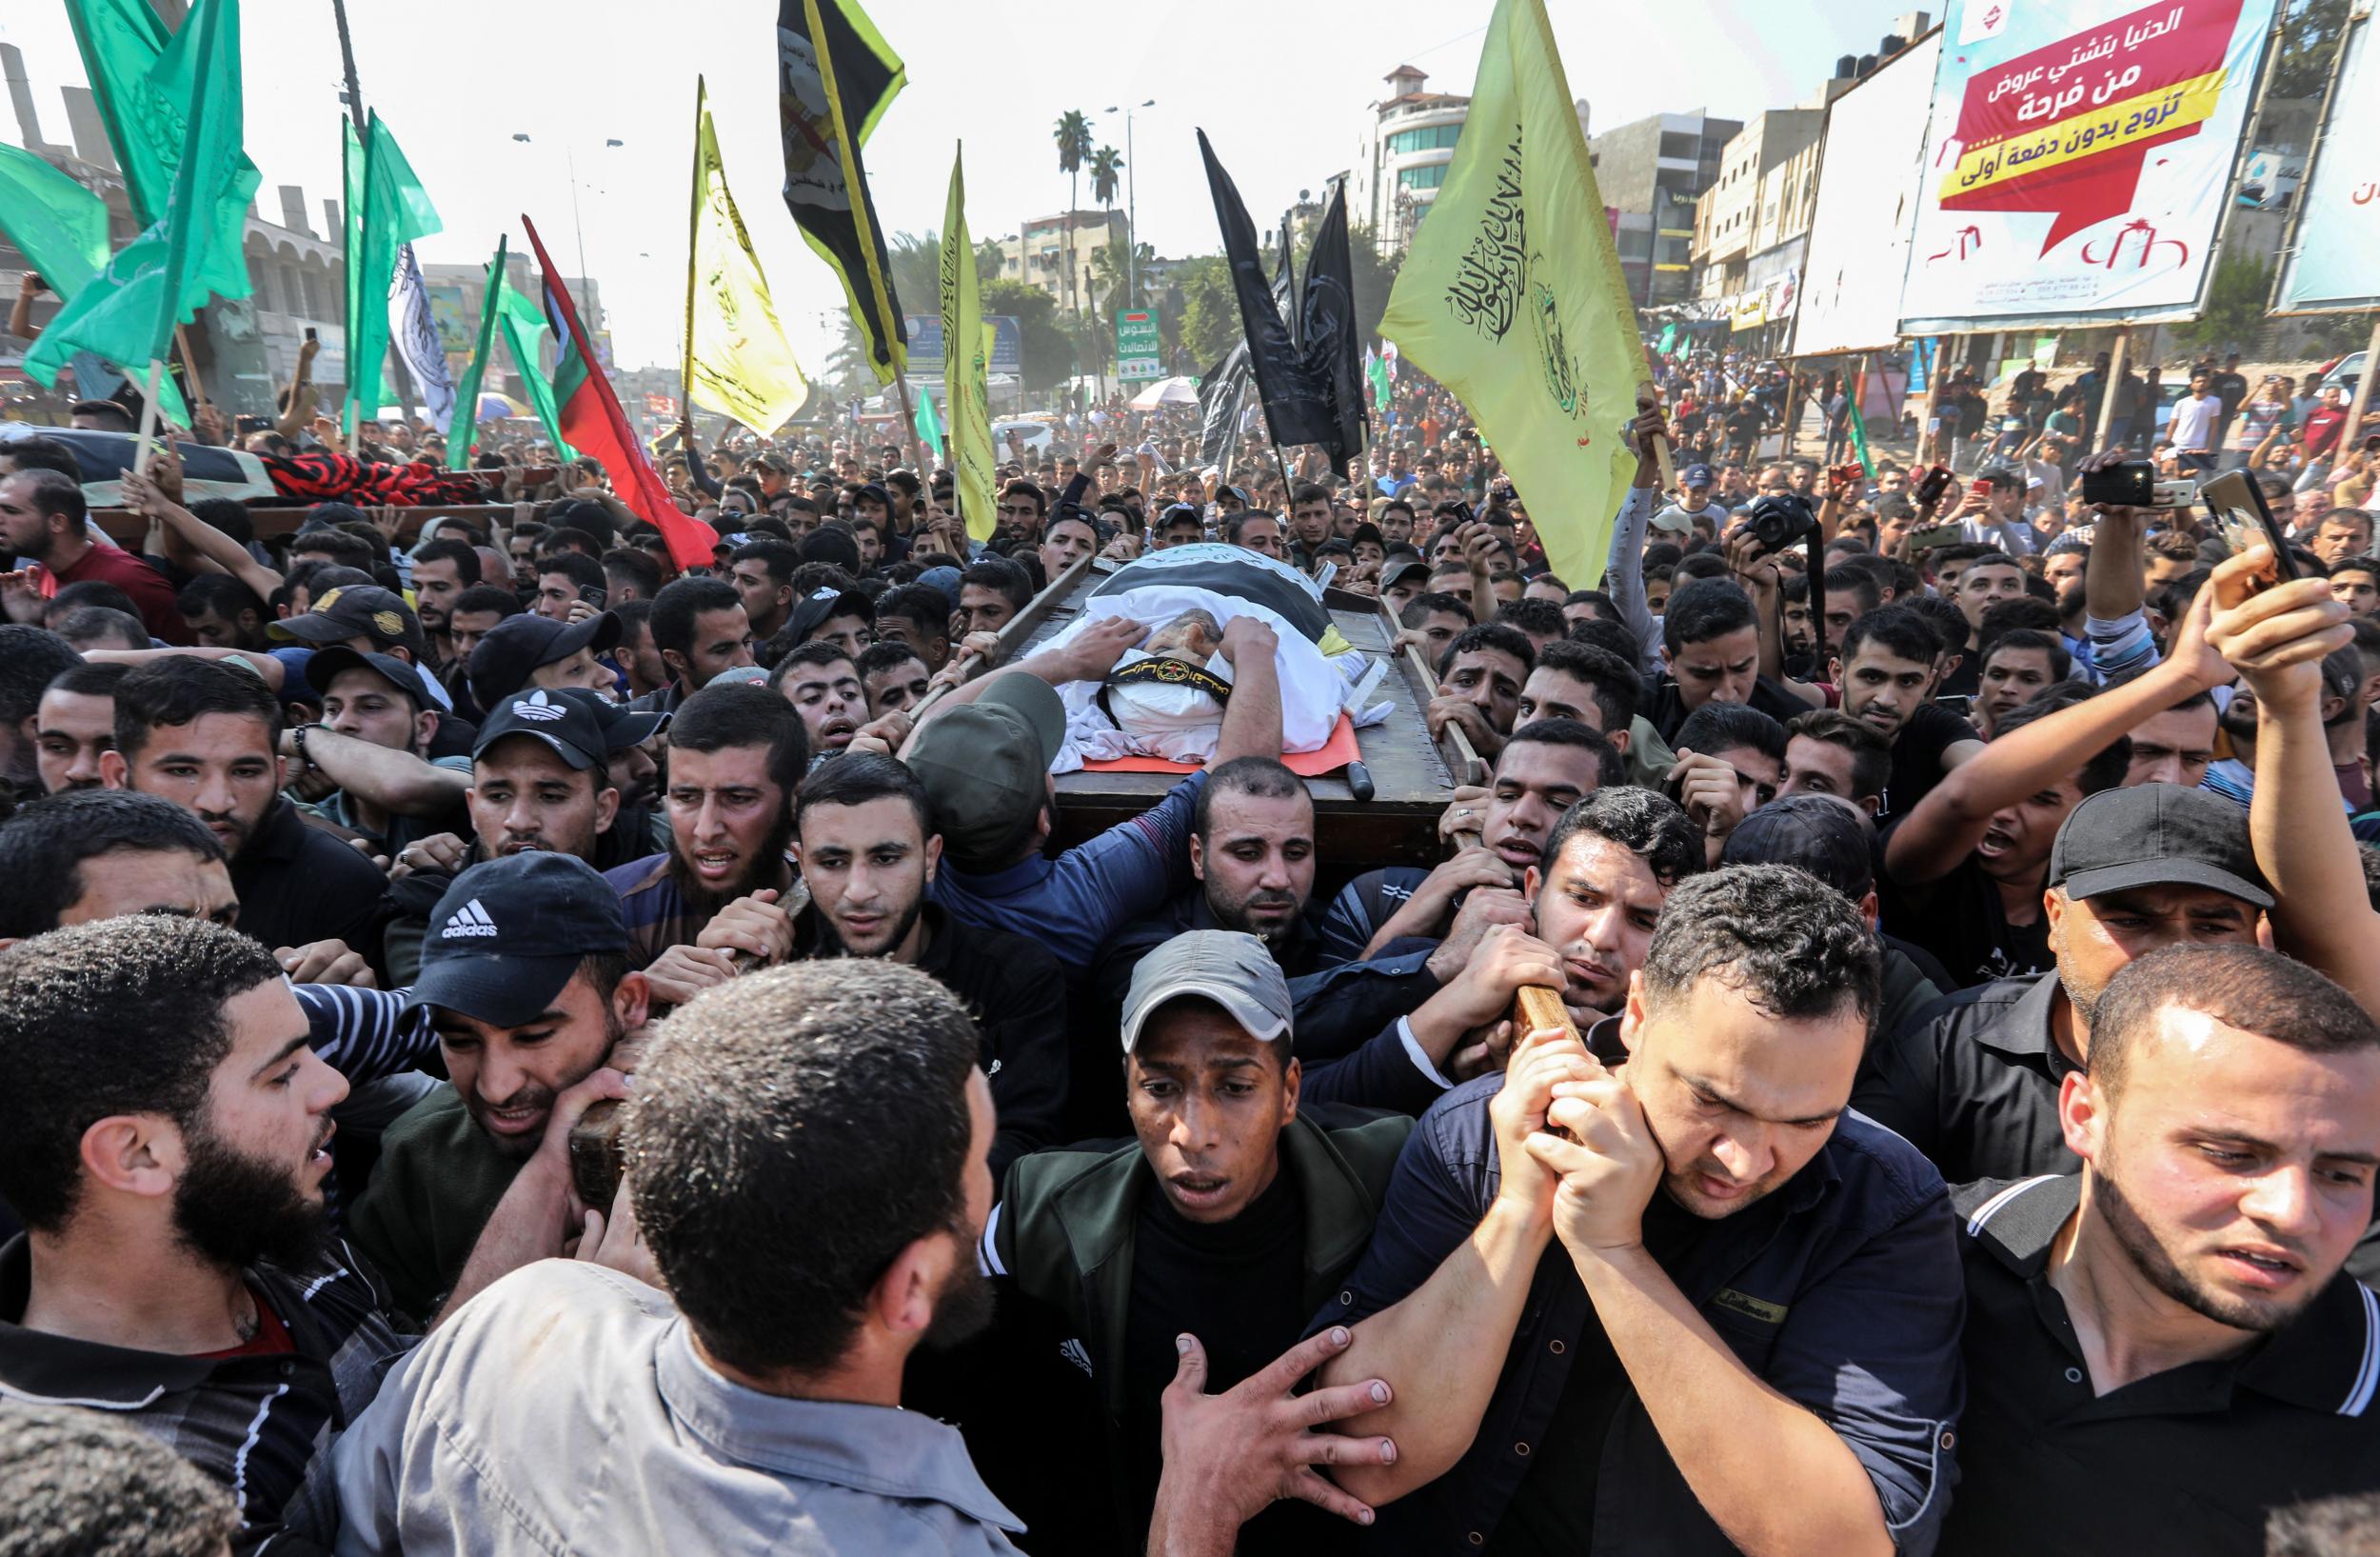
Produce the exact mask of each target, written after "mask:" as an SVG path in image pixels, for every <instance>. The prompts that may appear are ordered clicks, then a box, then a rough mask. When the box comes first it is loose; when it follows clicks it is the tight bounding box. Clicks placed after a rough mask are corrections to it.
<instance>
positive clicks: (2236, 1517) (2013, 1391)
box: [1400, 946, 2380, 1557]
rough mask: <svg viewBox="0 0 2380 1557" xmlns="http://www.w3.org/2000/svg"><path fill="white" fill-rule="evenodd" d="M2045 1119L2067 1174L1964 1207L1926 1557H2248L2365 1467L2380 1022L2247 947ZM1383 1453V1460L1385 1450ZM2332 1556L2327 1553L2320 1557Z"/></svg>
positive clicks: (2096, 1045)
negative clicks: (1947, 1392)
mask: <svg viewBox="0 0 2380 1557" xmlns="http://www.w3.org/2000/svg"><path fill="white" fill-rule="evenodd" d="M2058 1118H2059V1123H2060V1126H2061V1128H2062V1129H2063V1131H2064V1135H2065V1139H2066V1141H2067V1143H2068V1145H2069V1146H2071V1147H2072V1148H2073V1150H2074V1151H2075V1152H2076V1153H2077V1154H2078V1155H2079V1156H2080V1158H2081V1162H2082V1168H2081V1171H2080V1172H2079V1173H2075V1174H2067V1175H2063V1176H2056V1177H2041V1178H2033V1179H2025V1180H2020V1181H2018V1182H2015V1183H2010V1184H2003V1183H1999V1182H1996V1181H1988V1182H1985V1183H1982V1184H1976V1185H1972V1186H1969V1187H1968V1188H1965V1189H1962V1190H1961V1191H1960V1192H1959V1195H1958V1202H1959V1212H1960V1214H1961V1215H1962V1216H1963V1217H1964V1218H1965V1224H1964V1226H1965V1234H1964V1236H1963V1237H1961V1238H1960V1239H1959V1247H1960V1251H1961V1253H1962V1254H1963V1256H1964V1258H1965V1263H1966V1271H1967V1325H1966V1339H1965V1350H1966V1356H1967V1364H1968V1367H1967V1376H1968V1379H1969V1381H1970V1382H1969V1388H1970V1395H1969V1399H1968V1403H1967V1411H1966V1415H1965V1418H1964V1420H1963V1421H1962V1422H1961V1424H1960V1427H1961V1429H1962V1432H1963V1435H1964V1438H1965V1442H1964V1443H1962V1444H1961V1445H1960V1446H1959V1462H1960V1465H1961V1467H1963V1469H1964V1471H1965V1474H1964V1476H1963V1477H1962V1478H1961V1481H1960V1484H1959V1487H1958V1493H1957V1496H1956V1498H1955V1499H1954V1500H1953V1502H1952V1505H1951V1510H1950V1517H1949V1519H1948V1521H1947V1522H1946V1523H1945V1525H1944V1526H1943V1529H1942V1543H1941V1547H1940V1548H1939V1549H1940V1551H1941V1552H1943V1553H1945V1554H1948V1557H2001V1554H2003V1553H2009V1552H2026V1553H2073V1554H2075V1557H2082V1554H2085V1553H2089V1554H2092V1557H2099V1554H2103V1553H2108V1552H2117V1551H2126V1552H2132V1551H2137V1552H2185V1551H2186V1552H2192V1553H2211V1554H2224V1553H2236V1554H2238V1557H2252V1554H2254V1553H2259V1552H2262V1551H2264V1550H2265V1549H2266V1548H2265V1542H2264V1528H2265V1520H2266V1517H2267V1515H2268V1514H2269V1513H2270V1512H2271V1510H2273V1509H2275V1508H2279V1507H2286V1506H2289V1505H2292V1504H2296V1503H2300V1502H2304V1501H2306V1500H2308V1499H2312V1498H2319V1497H2325V1496H2332V1495H2336V1494H2339V1493H2343V1492H2349V1491H2365V1490H2368V1489H2370V1487H2371V1486H2372V1482H2373V1474H2374V1469H2373V1467H2375V1466H2380V1408H2375V1407H2374V1405H2373V1400H2374V1396H2375V1394H2380V1299H2375V1298H2374V1296H2373V1294H2372V1292H2371V1290H2370V1288H2366V1287H2364V1286H2363V1285H2362V1284H2361V1283H2359V1282H2357V1281H2355V1280H2353V1279H2352V1278H2350V1277H2349V1276H2346V1275H2343V1274H2342V1273H2341V1269H2340V1268H2341V1265H2342V1263H2343V1262H2344V1261H2345V1260H2346V1258H2347V1255H2348V1251H2349V1250H2350V1248H2353V1247H2354V1245H2355V1242H2356V1240H2357V1238H2358V1237H2360V1236H2361V1235H2362V1234H2363V1232H2364V1229H2365V1228H2366V1226H2367V1225H2368V1224H2369V1223H2370V1220H2371V1211H2372V1174H2373V1167H2374V1163H2375V1161H2380V1026H2375V1025H2374V1024H2373V1022H2372V1020H2371V1018H2370V1016H2369V1015H2368V1014H2367V1013H2366V1012H2365V1011H2364V1010H2363V1008H2361V1007H2359V1006H2358V1005H2357V1004H2356V1003H2355V1002H2354V1001H2353V1000H2352V999H2351V998H2350V996H2349V995H2348V994H2347V992H2346V991H2345V990H2343V989H2340V988H2338V987H2337V986H2335V985H2333V984H2331V983H2330V981H2329V980H2327V979H2325V978H2323V977H2322V976H2321V975H2320V974H2318V973H2315V972H2314V971H2312V970H2311V968H2305V967H2303V966H2301V965H2299V964H2296V963H2293V962H2291V961H2289V960H2288V959H2286V958H2284V957H2281V956H2278V955H2276V954H2274V953H2272V952H2269V951H2263V950H2260V949H2258V948H2253V947H2197V946H2192V947H2171V948H2165V949H2163V950H2159V951H2155V952H2152V953H2150V954H2149V955H2148V956H2146V957H2143V958H2141V959H2140V960H2139V961H2137V962H2135V963H2133V964H2132V965H2131V966H2130V967H2128V968H2125V969H2123V970H2122V971H2121V972H2119V973H2117V974H2116V975H2115V976H2114V977H2113V978H2112V979H2111V980H2110V981H2109V983H2108V986H2107V990H2106V993H2105V996H2104V997H2103V998H2102V999H2101V1001H2100V1002H2099V1008H2098V1017H2097V1020H2096V1021H2095V1022H2094V1024H2093V1029H2092V1048H2091V1068H2090V1070H2089V1071H2088V1073H2083V1072H2076V1073H2073V1074H2070V1075H2069V1076H2067V1078H2066V1080H2065V1082H2064V1084H2063V1085H2062V1087H2061V1088H2060V1090H2059V1094H2058ZM1400 1447H1401V1441H1400ZM2341 1549H2345V1548H2341Z"/></svg>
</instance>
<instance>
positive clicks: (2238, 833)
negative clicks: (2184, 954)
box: [2049, 784, 2272, 908]
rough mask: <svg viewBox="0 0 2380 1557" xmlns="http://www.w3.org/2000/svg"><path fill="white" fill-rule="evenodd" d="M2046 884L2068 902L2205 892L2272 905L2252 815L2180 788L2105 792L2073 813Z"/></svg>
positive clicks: (2206, 794)
mask: <svg viewBox="0 0 2380 1557" xmlns="http://www.w3.org/2000/svg"><path fill="white" fill-rule="evenodd" d="M2049 885H2051V886H2052V887H2059V888H2065V891H2066V895H2067V896H2068V897H2070V898H2077V897H2081V898H2088V897H2098V896H2100V895H2101V894H2103V893H2107V892H2121V891H2125V890H2127V889H2129V888H2134V887H2205V888H2211V889H2212V890H2214V891H2218V892H2223V893H2227V894H2228V895H2230V896H2231V897H2235V898H2238V899H2239V900H2240V901H2241V902H2243V903H2249V904H2253V905H2254V906H2255V907H2257V908H2271V907H2272V889H2271V887H2270V886H2268V885H2267V884H2266V882H2265V879H2264V872H2263V871H2262V870H2261V869H2259V868H2257V866H2256V851H2255V848H2254V847H2253V846H2252V845H2251V843H2250V842H2249V838H2248V813H2247V812H2246V811H2243V810H2242V809H2240V808H2239V807H2238V806H2236V805H2234V804H2233V803H2232V802H2231V801H2229V800H2225V799H2223V798H2222V797H2221V796H2219V795H2215V794H2211V793H2209V792H2208V791H2207V790H2205V789H2190V788H2183V787H2182V786H2181V785H2178V784H2140V785H2134V786H2132V788H2123V789H2102V790H2100V791H2099V792H2098V793H2097V794H2095V795H2092V796H2091V797H2090V798H2088V799H2086V800H2085V801H2084V802H2083V803H2082V804H2081V805H2079V806H2077V807H2075V808H2073V811H2071V812H2070V813H2068V815H2067V818H2066V823H2065V825H2064V826H2063V827H2061V828H2058V829H2057V841H2056V842H2055V843H2053V844H2052V845H2051V846H2050V880H2049Z"/></svg>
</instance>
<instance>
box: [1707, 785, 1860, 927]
mask: <svg viewBox="0 0 2380 1557" xmlns="http://www.w3.org/2000/svg"><path fill="white" fill-rule="evenodd" d="M1869 833H1870V827H1869V824H1868V821H1867V819H1866V818H1865V817H1863V816H1862V815H1861V814H1860V813H1859V811H1858V810H1857V808H1854V806H1853V805H1852V804H1851V803H1850V802H1849V801H1846V800H1841V799H1838V798H1836V797H1835V796H1834V795H1817V794H1809V795H1787V796H1786V797H1784V798H1783V799H1782V800H1772V801H1770V802H1769V803H1768V804H1767V805H1765V806H1763V807H1761V808H1758V809H1757V810H1755V811H1754V812H1752V814H1751V815H1749V816H1746V817H1745V818H1744V819H1743V820H1742V821H1741V822H1739V823H1737V824H1736V826H1735V831H1734V832H1732V833H1729V834H1728V837H1727V848H1726V849H1725V850H1724V851H1723V852H1722V853H1721V854H1720V856H1719V864H1721V865H1723V866H1726V865H1790V866H1792V867H1794V868H1795V869H1798V870H1806V871H1808V872H1809V873H1810V874H1812V875H1814V876H1815V877H1817V878H1818V879H1819V880H1820V881H1822V882H1825V883H1826V884H1827V885H1828V886H1829V887H1832V888H1835V890H1836V891H1838V892H1840V893H1842V894H1843V895H1844V896H1845V897H1847V898H1850V899H1851V900H1852V901H1853V902H1854V903H1857V902H1858V901H1859V900H1860V899H1861V898H1863V897H1866V896H1867V895H1868V891H1869V888H1873V887H1874V886H1875V861H1874V855H1873V854H1872V853H1871V852H1870V849H1869Z"/></svg>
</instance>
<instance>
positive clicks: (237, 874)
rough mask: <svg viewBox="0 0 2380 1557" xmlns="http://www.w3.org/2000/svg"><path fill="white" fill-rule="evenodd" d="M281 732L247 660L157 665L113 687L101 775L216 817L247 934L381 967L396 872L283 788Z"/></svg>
mask: <svg viewBox="0 0 2380 1557" xmlns="http://www.w3.org/2000/svg"><path fill="white" fill-rule="evenodd" d="M280 734H281V705H280V703H279V702H278V701H277V700H276V699H275V698H274V697H273V695H272V693H271V692H270V691H269V690H268V689H267V688H266V686H265V683H264V681H263V680H262V678H260V677H258V676H257V675H256V674H255V673H254V672H252V671H250V670H248V669H246V668H245V667H244V666H241V665H239V664H238V663H236V662H232V661H217V660H202V659H189V658H184V657H180V656H176V657H173V658H169V659H160V660H154V661H151V662H150V663H149V664H147V665H143V666H139V667H136V668H135V669H133V670H132V671H131V672H130V673H129V675H127V676H126V677H125V678H124V679H123V680H122V681H120V682H118V683H117V684H116V728H115V738H116V745H115V749H114V750H113V751H109V752H107V753H105V754H104V755H103V756H102V757H101V758H100V772H101V774H102V776H103V777H105V779H106V780H107V783H108V786H109V788H115V789H138V790H140V791H142V792H143V793H146V794H155V795H163V796H164V797H165V798H167V799H168V800H170V801H172V802H174V803H175V804H176V805H178V806H181V807H182V808H184V809H186V810H188V811H191V812H193V813H195V814H196V815H197V817H198V819H199V820H200V821H202V822H204V823H206V824H207V827H208V830H209V831H211V832H213V833H214V835H215V841H216V842H217V843H219V844H221V845H222V846H223V849H224V852H225V853H226V854H228V855H229V856H230V859H231V885H232V887H233V888H235V889H236V890H237V891H238V893H239V898H240V928H241V930H242V931H244V932H245V933H247V934H248V935H249V936H251V937H253V938H254V939H256V940H259V941H262V942H263V943H264V944H265V945H267V946H268V947H298V946H305V945H307V944H308V943H311V942H317V941H323V940H340V941H344V942H346V943H347V945H348V946H349V947H352V948H355V949H356V950H358V951H361V952H363V953H364V955H365V956H366V957H367V959H369V960H371V961H372V962H373V963H374V964H375V965H376V966H377V965H378V963H379V961H380V931H381V925H382V922H383V920H384V918H385V911H386V900H387V888H388V883H387V878H386V877H384V876H383V875H382V874H381V873H380V871H379V870H377V869H376V868H373V865H372V862H371V861H369V860H367V859H366V858H365V857H364V856H363V855H361V854H359V853H357V852H356V851H355V850H354V849H352V848H348V847H347V845H345V844H343V843H341V842H340V841H339V840H338V839H336V838H334V837H333V836H331V835H330V834H329V833H327V832H323V831H320V830H318V829H316V828H310V827H308V826H307V824H306V822H305V819H304V818H303V817H301V816H300V815H299V814H298V808H297V807H296V806H295V805H294V804H293V803H291V802H290V801H289V800H288V797H287V796H285V795H283V794H282V793H281V774H282V764H281V758H280V755H279V753H278V750H277V743H278V741H279V739H280Z"/></svg>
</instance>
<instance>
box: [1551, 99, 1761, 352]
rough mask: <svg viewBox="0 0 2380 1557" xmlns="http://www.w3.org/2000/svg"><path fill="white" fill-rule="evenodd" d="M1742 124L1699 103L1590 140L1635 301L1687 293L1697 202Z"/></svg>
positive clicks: (1648, 303) (1651, 303) (1656, 301)
mask: <svg viewBox="0 0 2380 1557" xmlns="http://www.w3.org/2000/svg"><path fill="white" fill-rule="evenodd" d="M1741 129H1743V126H1742V124H1740V123H1739V122H1737V121H1736V120H1734V119H1715V118H1712V117H1711V116H1710V115H1709V114H1707V113H1705V112H1704V111H1703V110H1700V109H1693V110H1688V111H1686V112H1683V113H1656V114H1652V115H1649V116H1648V117H1646V118H1642V119H1638V120H1636V121H1635V122H1633V123H1631V124H1625V125H1621V126H1619V127H1618V128H1616V129H1614V130H1605V131H1604V132H1603V133H1602V134H1600V135H1597V136H1596V137H1594V139H1593V140H1592V141H1591V142H1590V143H1589V150H1590V153H1591V155H1592V156H1593V158H1594V162H1595V177H1596V185H1597V188H1598V189H1599V190H1601V191H1602V195H1603V204H1604V205H1605V206H1606V207H1608V208H1610V209H1611V210H1613V211H1615V212H1616V217H1615V224H1614V228H1613V234H1614V237H1615V240H1616V243H1617V245H1618V248H1619V268H1620V270H1621V272H1622V274H1624V275H1625V276H1626V277H1627V279H1628V292H1629V295H1630V296H1631V297H1633V298H1635V299H1636V306H1637V307H1639V308H1653V307H1657V306H1659V305H1661V304H1665V303H1675V302H1676V301H1678V300H1680V299H1681V298H1684V297H1686V296H1687V295H1689V292H1688V278H1689V272H1690V270H1691V268H1692V264H1693V251H1694V239H1695V202H1696V200H1697V199H1698V198H1699V197H1700V196H1701V194H1702V192H1703V191H1704V190H1708V189H1709V188H1711V186H1712V185H1714V184H1716V183H1717V182H1718V177H1719V150H1720V148H1722V147H1724V146H1725V145H1726V144H1727V143H1728V141H1730V140H1732V139H1733V138H1734V137H1735V132H1736V131H1737V130H1741Z"/></svg>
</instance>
